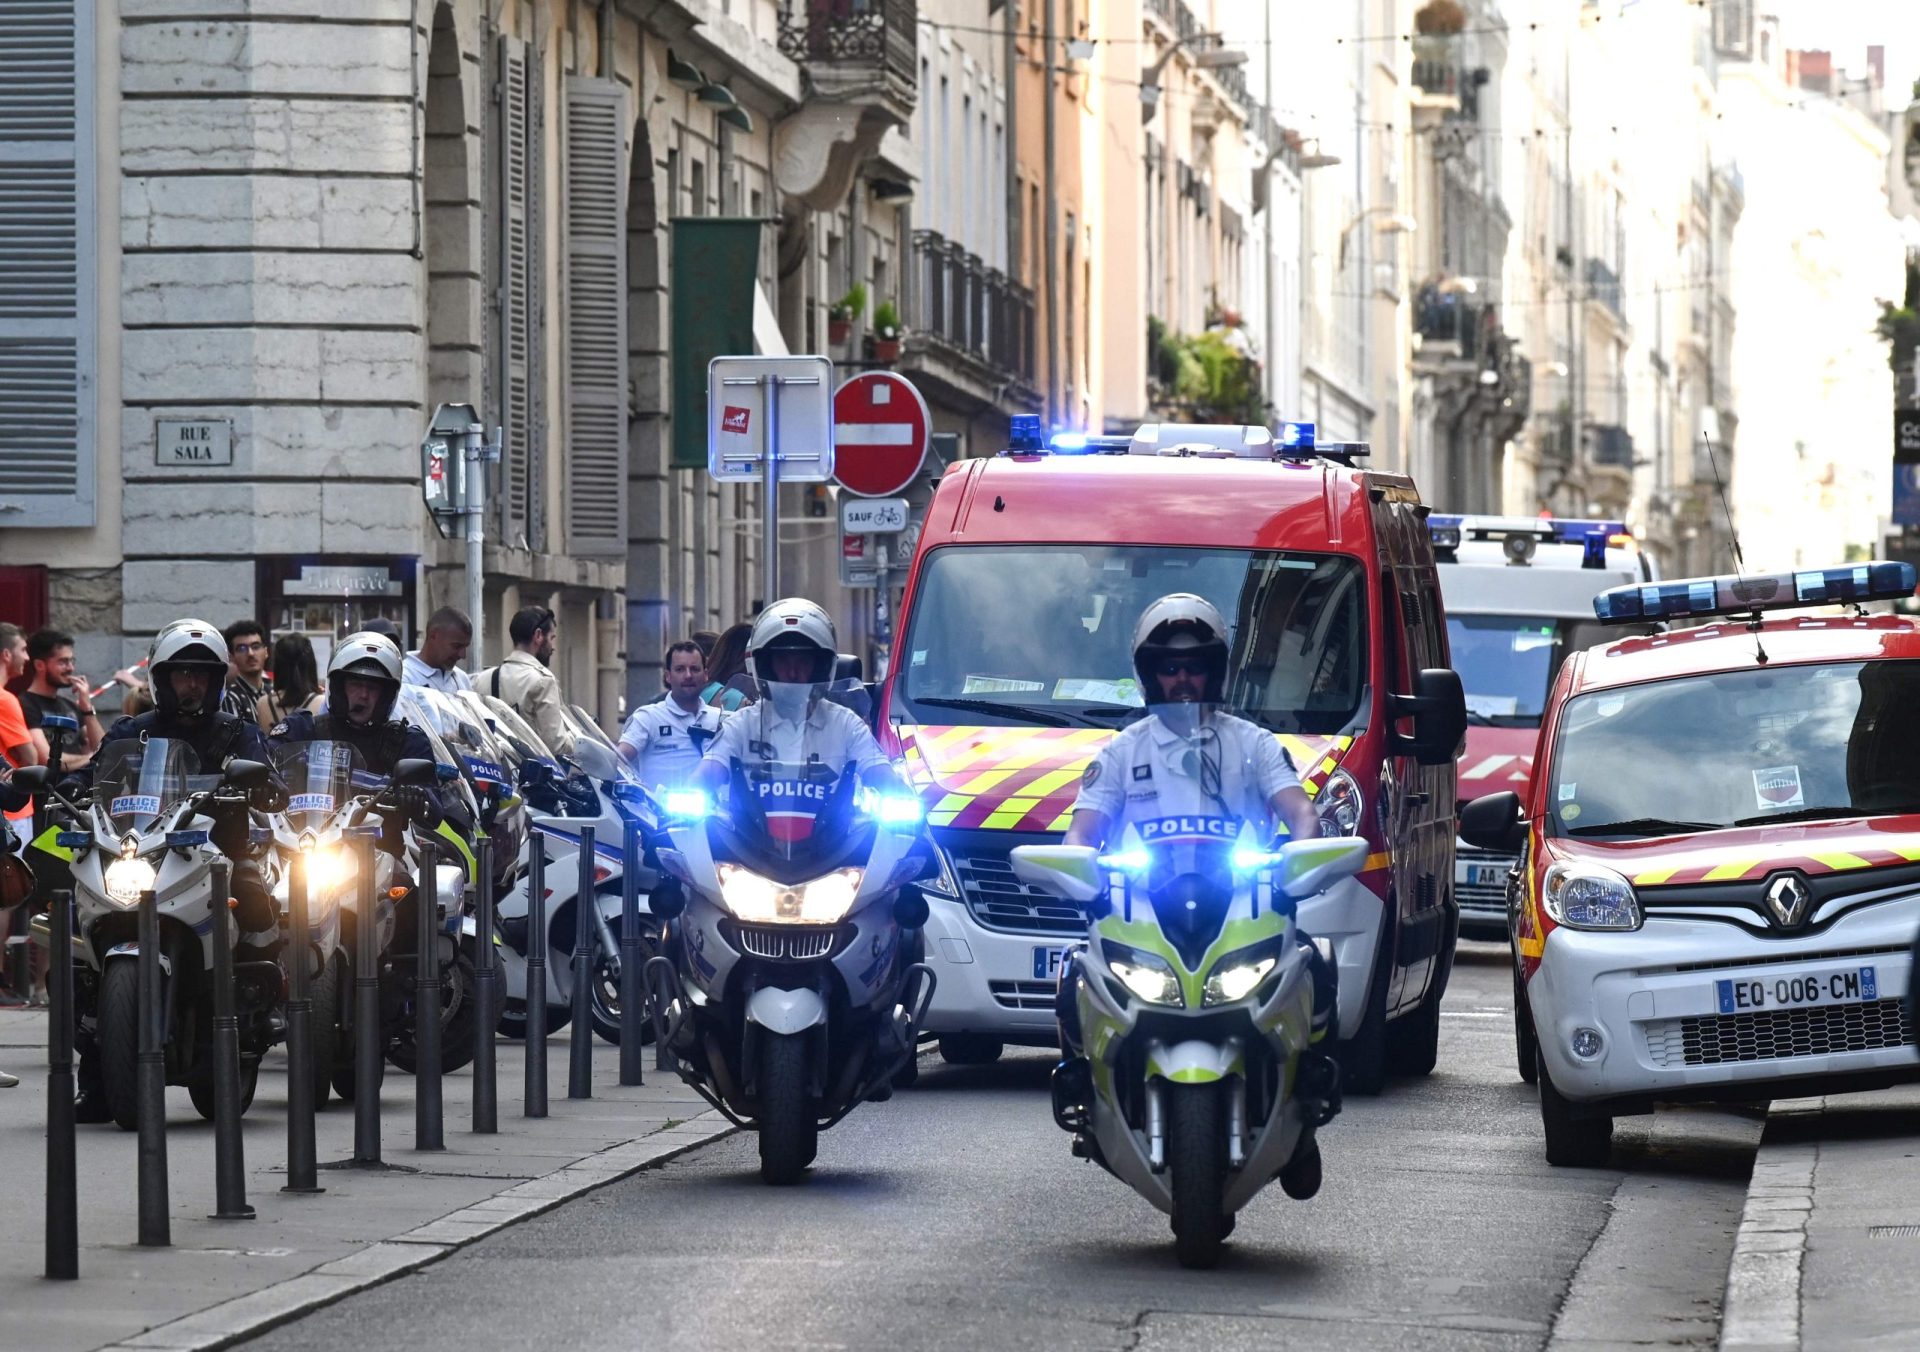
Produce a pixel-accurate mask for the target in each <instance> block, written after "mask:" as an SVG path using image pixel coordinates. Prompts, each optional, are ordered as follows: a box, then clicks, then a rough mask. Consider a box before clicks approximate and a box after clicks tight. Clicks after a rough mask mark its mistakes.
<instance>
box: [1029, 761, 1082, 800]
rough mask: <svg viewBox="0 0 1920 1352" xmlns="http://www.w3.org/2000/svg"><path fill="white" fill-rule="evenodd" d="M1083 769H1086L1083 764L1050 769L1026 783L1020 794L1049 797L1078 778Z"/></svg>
mask: <svg viewBox="0 0 1920 1352" xmlns="http://www.w3.org/2000/svg"><path fill="white" fill-rule="evenodd" d="M1085 770H1086V767H1085V766H1081V767H1079V768H1078V769H1064V768H1063V769H1059V770H1050V771H1048V772H1047V773H1046V774H1044V775H1041V776H1040V778H1038V779H1036V780H1034V781H1033V783H1031V784H1029V785H1027V786H1026V787H1025V788H1024V789H1022V790H1021V791H1020V792H1021V795H1022V796H1023V797H1028V796H1030V797H1033V798H1048V797H1051V796H1052V795H1054V794H1056V793H1058V792H1060V790H1062V789H1064V788H1066V787H1067V785H1069V784H1071V783H1073V782H1074V781H1075V780H1077V779H1079V778H1080V776H1081V775H1082V774H1083V773H1084V772H1085Z"/></svg>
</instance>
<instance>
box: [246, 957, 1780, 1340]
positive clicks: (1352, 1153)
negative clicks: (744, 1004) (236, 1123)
mask: <svg viewBox="0 0 1920 1352" xmlns="http://www.w3.org/2000/svg"><path fill="white" fill-rule="evenodd" d="M1505 961H1506V958H1505V953H1504V950H1501V949H1495V948H1492V947H1489V946H1484V945H1465V946H1463V955H1462V959H1461V963H1460V965H1459V966H1458V967H1457V969H1456V972H1455V978H1454V983H1453V987H1452V989H1451V990H1450V991H1449V993H1448V997H1447V1004H1446V1017H1445V1019H1444V1022H1443V1035H1442V1043H1441V1066H1440V1069H1439V1070H1438V1071H1437V1072H1436V1073H1435V1074H1434V1075H1433V1076H1431V1077H1430V1078H1428V1079H1425V1080H1420V1081H1400V1082H1396V1083H1395V1084H1393V1085H1392V1086H1391V1087H1390V1088H1389V1090H1388V1092H1387V1093H1386V1094H1384V1095H1383V1096H1381V1097H1380V1098H1377V1099H1352V1098H1350V1099H1349V1100H1348V1102H1347V1110H1346V1112H1345V1114H1344V1115H1343V1116H1342V1117H1341V1118H1340V1119H1339V1120H1338V1121H1337V1122H1335V1123H1334V1124H1333V1125H1332V1126H1330V1127H1328V1128H1327V1129H1326V1130H1325V1131H1323V1133H1322V1135H1321V1142H1322V1151H1323V1153H1324V1156H1325V1161H1326V1184H1325V1187H1324V1188H1323V1190H1322V1191H1321V1194H1320V1196H1319V1197H1317V1198H1316V1199H1314V1200H1313V1201H1311V1202H1306V1203H1300V1202H1293V1201H1291V1200H1289V1199H1288V1198H1287V1197H1286V1196H1285V1194H1283V1193H1282V1192H1281V1191H1280V1189H1279V1188H1278V1187H1277V1186H1274V1187H1271V1188H1269V1189H1268V1190H1267V1191H1266V1192H1265V1193H1263V1194H1262V1195H1261V1196H1260V1197H1258V1198H1257V1199H1255V1201H1254V1202H1253V1203H1252V1204H1251V1205H1250V1206H1249V1207H1248V1208H1247V1209H1246V1210H1244V1211H1243V1212H1241V1214H1240V1222H1239V1227H1238V1229H1237V1230H1236V1232H1235V1234H1234V1236H1233V1238H1232V1240H1231V1241H1229V1244H1228V1248H1227V1254H1226V1257H1225V1258H1224V1259H1223V1261H1222V1263H1221V1265H1220V1267H1219V1268H1218V1269H1216V1270H1215V1271H1212V1272H1205V1273H1197V1272H1185V1271H1182V1270H1181V1269H1180V1268H1179V1267H1178V1265H1177V1264H1176V1263H1175V1261H1174V1258H1173V1253H1172V1248H1171V1242H1170V1241H1171V1236H1170V1234H1169V1232H1168V1229H1167V1225H1166V1221H1165V1218H1164V1217H1162V1216H1161V1215H1160V1213H1159V1212H1157V1211H1155V1210H1154V1209H1153V1208H1152V1207H1151V1206H1150V1205H1149V1204H1148V1203H1146V1202H1145V1201H1143V1200H1141V1199H1140V1198H1138V1197H1136V1196H1135V1195H1134V1194H1133V1193H1132V1192H1131V1191H1130V1190H1129V1189H1127V1188H1126V1187H1124V1186H1123V1185H1121V1184H1120V1183H1119V1182H1117V1181H1116V1180H1114V1179H1113V1178H1111V1177H1109V1176H1108V1175H1106V1174H1105V1173H1103V1172H1102V1171H1100V1170H1099V1169H1098V1168H1096V1167H1095V1166H1093V1165H1091V1164H1087V1163H1083V1162H1081V1161H1078V1160H1075V1159H1073V1158H1072V1157H1071V1156H1070V1155H1069V1154H1068V1152H1067V1138H1066V1137H1065V1136H1064V1135H1063V1134H1062V1133H1061V1132H1060V1131H1059V1130H1058V1129H1057V1128H1055V1127H1054V1125H1053V1122H1052V1118H1051V1116H1050V1114H1049V1112H1048V1109H1047V1095H1046V1076H1047V1071H1048V1068H1049V1065H1050V1062H1049V1060H1048V1059H1047V1058H1046V1057H1044V1056H1042V1055H1040V1054H1038V1053H1011V1054H1009V1055H1008V1057H1007V1058H1006V1059H1005V1060H1003V1061H1002V1062H1000V1063H999V1064H997V1065H994V1066H989V1067H978V1068H969V1069H960V1068H955V1067H946V1066H942V1065H941V1064H940V1063H939V1062H938V1060H937V1058H929V1059H928V1061H927V1062H926V1069H925V1070H924V1072H923V1074H922V1076H921V1080H920V1084H919V1086H918V1087H917V1088H915V1089H913V1090H911V1091H906V1092H903V1093H900V1094H897V1095H895V1097H894V1099H893V1101H892V1102H890V1103H887V1104H870V1105H866V1106H863V1107H862V1108H861V1109H859V1110H858V1111H857V1112H855V1113H854V1114H853V1115H852V1116H850V1117H849V1118H847V1119H846V1120H845V1121H843V1122H842V1123H841V1124H840V1125H839V1126H837V1127H835V1128H834V1129H833V1130H832V1131H831V1132H829V1133H827V1134H826V1135H825V1136H823V1137H822V1138H821V1146H820V1155H819V1159H818V1161H817V1163H816V1164H815V1167H814V1169H813V1171H812V1174H811V1176H810V1178H809V1179H808V1180H807V1181H806V1182H805V1183H804V1184H802V1185H801V1186H799V1187H796V1188H790V1189H782V1190H776V1189H770V1188H767V1187H765V1186H764V1185H762V1184H761V1182H760V1181H759V1177H758V1168H757V1156H756V1153H755V1143H754V1139H753V1138H752V1137H751V1136H747V1135H738V1136H735V1137H733V1138H731V1139H729V1140H726V1141H722V1142H719V1143H717V1144H715V1145H713V1146H710V1147H707V1148H706V1149H704V1150H701V1151H699V1152H696V1153H694V1154H691V1155H688V1156H684V1157H682V1158H680V1159H678V1160H675V1161H673V1162H672V1163H670V1164H668V1165H667V1166H665V1167H663V1168H661V1169H659V1170H657V1171H654V1172H651V1173H647V1174H643V1175H639V1176H637V1177H635V1178H632V1179H630V1180H628V1181H627V1182H625V1183H622V1184H619V1185H616V1186H614V1187H611V1188H607V1189H605V1190H602V1191H601V1192H599V1193H596V1194H594V1195H592V1196H590V1197H588V1198H585V1199H582V1200H581V1201H579V1202H576V1203H573V1204H572V1205H570V1206H567V1207H565V1208H563V1209H561V1210H558V1211H555V1212H551V1213H549V1214H547V1215H546V1216H543V1217H540V1218H538V1219H536V1220H533V1221H530V1222H528V1223H526V1224H523V1225H520V1226H516V1227H514V1228H512V1229H510V1230H508V1231H505V1232H504V1233H502V1234H500V1235H497V1236H495V1237H493V1238H491V1239H488V1240H486V1241H484V1242H482V1243H480V1244H478V1245H476V1246H474V1247H472V1248H469V1249H466V1250H463V1251H461V1252H459V1253H458V1254H456V1255H454V1256H453V1257H451V1258H449V1259H448V1260H446V1261H445V1262H442V1263H440V1264H437V1265H435V1266H433V1267H430V1268H427V1269H425V1270H423V1271H421V1272H419V1273H416V1274H414V1275H412V1276H409V1277H406V1278H403V1279H401V1280H399V1281H396V1282H394V1283H392V1284H391V1285H388V1286H385V1287H381V1288H378V1289H376V1290H373V1291H370V1292H366V1293H364V1294H362V1295H359V1296H356V1297H354V1298H351V1299H349V1300H347V1301H344V1302H342V1303H341V1304H339V1305H336V1306H333V1307H331V1308H329V1309H326V1310H322V1311H320V1312H318V1313H316V1314H314V1315H312V1316H309V1317H308V1318H306V1319H304V1320H302V1321H300V1322H298V1323H296V1324H292V1325H289V1326H286V1327H283V1328H281V1329H278V1330H275V1331H274V1332H272V1333H270V1334H268V1335H266V1336H265V1337H263V1338H261V1339H259V1340H257V1341H255V1342H254V1343H251V1344H248V1346H249V1347H251V1348H257V1349H276V1350H277V1349H286V1350H287V1352H292V1350H293V1349H313V1350H314V1352H339V1349H340V1348H342V1347H350V1346H352V1345H354V1344H355V1343H356V1342H361V1343H365V1342H367V1340H369V1339H371V1340H372V1342H373V1344H376V1345H381V1346H388V1347H406V1348H408V1349H410V1352H430V1350H432V1349H441V1348H445V1349H460V1352H467V1349H471V1348H473V1347H476V1346H480V1347H499V1348H516V1349H531V1350H533V1352H539V1349H545V1348H553V1349H557V1350H563V1352H599V1350H600V1349H606V1350H607V1352H616V1350H617V1352H630V1349H634V1348H646V1349H649V1352H652V1350H653V1349H663V1348H860V1349H867V1348H875V1349H878V1348H886V1349H899V1348H955V1349H962V1348H964V1349H993V1348H1035V1349H1039V1348H1045V1349H1049V1352H1053V1350H1054V1349H1078V1348H1087V1349H1160V1348H1208V1349H1235V1348H1242V1347H1246V1348H1254V1347H1261V1348H1265V1347H1277V1346H1283V1345H1284V1346H1286V1347H1288V1348H1289V1349H1304V1348H1318V1347H1326V1348H1341V1349H1356V1348H1376V1347H1377V1348H1395V1349H1428V1348H1449V1349H1452V1348H1501V1349H1504V1348H1537V1347H1542V1346H1548V1345H1552V1346H1567V1347H1573V1346H1601V1345H1605V1346H1619V1345H1625V1344H1629V1343H1637V1344H1642V1345H1645V1344H1652V1345H1679V1346H1711V1345H1712V1344H1713V1341H1714V1339H1715V1337H1716V1334H1717V1328H1718V1310H1719V1298H1720V1293H1721V1289H1722V1286H1723V1284H1724V1281H1725V1277H1726V1264H1727V1256H1728V1254H1729V1252H1730V1250H1731V1246H1732V1234H1733V1230H1734V1227H1735V1226H1736V1225H1737V1223H1738V1220H1739V1212H1740V1207H1741V1203H1742V1199H1743V1197H1744V1190H1745V1184H1746V1177H1747V1173H1748V1169H1749V1164H1750V1161H1751V1157H1752V1152H1753V1149H1754V1147H1755V1146H1756V1144H1757V1142H1758V1138H1759V1120H1758V1117H1757V1116H1756V1115H1754V1114H1751V1113H1745V1114H1743V1113H1729V1112H1711V1111H1705V1110H1697V1109H1693V1110H1687V1109H1675V1110H1671V1111H1664V1112H1662V1113H1661V1114H1659V1115H1657V1116H1655V1117H1650V1118H1633V1119H1624V1120H1623V1121H1622V1122H1621V1124H1620V1126H1619V1128H1618V1130H1617V1132H1616V1136H1615V1151H1614V1158H1613V1162H1612V1167H1611V1168H1608V1169H1602V1170H1565V1169H1552V1168H1549V1167H1548V1165H1547V1163H1546V1161H1545V1159H1544V1157H1543V1154H1542V1150H1541V1144H1540V1127H1539V1112H1538V1107H1537V1104H1536V1100H1535V1097H1534V1093H1533V1090H1532V1089H1530V1088H1529V1087H1527V1086H1526V1085H1524V1084H1522V1083H1520V1081H1519V1079H1518V1077H1517V1076H1516V1075H1515V1073H1514V1070H1513V1057H1512V1038H1511V1025H1510V1022H1509V1018H1508V1009H1509V1003H1508V1002H1509V992H1510V989H1511V988H1510V985H1509V977H1508V974H1507V968H1506V966H1505Z"/></svg>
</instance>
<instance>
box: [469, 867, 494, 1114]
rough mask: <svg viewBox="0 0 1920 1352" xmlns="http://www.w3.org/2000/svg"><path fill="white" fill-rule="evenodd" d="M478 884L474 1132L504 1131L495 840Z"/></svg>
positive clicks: (474, 957)
mask: <svg viewBox="0 0 1920 1352" xmlns="http://www.w3.org/2000/svg"><path fill="white" fill-rule="evenodd" d="M474 857H475V860H476V863H475V865H474V867H475V869H476V870H477V871H478V872H479V874H480V876H479V878H478V879H477V880H476V885H475V900H476V903H477V904H476V906H475V908H474V909H475V911H476V915H475V916H474V926H473V928H474V946H475V948H476V950H477V951H476V952H475V953H474V955H473V1001H474V1005H475V1006H476V1008H475V1010H474V1016H475V1017H474V1021H473V1130H474V1131H475V1132H476V1133H481V1134H487V1135H491V1134H493V1133H495V1132H498V1131H499V1130H500V1096H499V1082H498V1079H497V1076H496V1073H495V1072H496V1067H495V1064H494V1037H493V1026H494V1024H495V1023H496V1022H497V1021H498V1020H499V1017H500V1015H499V1011H498V1006H499V1003H500V952H499V950H498V949H496V948H495V947H494V946H493V933H494V928H495V924H494V920H495V917H494V898H493V840H492V838H491V837H490V836H485V835H483V836H481V837H480V840H479V848H478V849H477V850H476V851H475V852H474Z"/></svg>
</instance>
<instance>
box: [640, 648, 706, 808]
mask: <svg viewBox="0 0 1920 1352" xmlns="http://www.w3.org/2000/svg"><path fill="white" fill-rule="evenodd" d="M664 663H665V675H664V681H665V684H666V687H667V693H666V698H664V699H659V700H655V701H654V702H653V703H651V704H643V705H641V706H640V707H639V708H637V709H635V710H634V711H633V713H632V714H631V715H630V716H629V717H628V718H627V724H626V726H625V727H624V728H622V729H621V730H620V756H621V759H623V760H625V761H626V762H627V764H629V765H631V766H633V767H634V768H635V770H636V771H637V772H638V774H639V776H640V782H641V783H642V784H645V785H646V786H647V787H648V788H660V787H666V788H678V787H679V786H681V785H682V784H684V783H686V781H687V777H688V776H689V775H691V774H692V773H693V771H694V767H695V766H697V765H699V764H700V758H701V757H702V756H703V755H705V754H706V750H707V746H708V744H709V743H710V742H712V741H713V739H714V738H716V737H718V736H719V735H720V725H721V723H722V721H723V720H724V719H725V718H726V715H725V714H723V713H722V712H721V711H720V710H719V709H716V708H714V707H713V706H712V705H711V704H708V703H706V702H705V701H704V700H702V699H701V698H700V692H701V690H703V689H704V688H705V687H706V684H707V659H706V657H705V656H704V655H703V654H702V653H701V651H700V645H699V644H697V643H695V642H694V641H693V640H692V639H681V640H680V641H679V642H677V643H674V644H671V645H669V646H668V648H667V652H666V657H665V658H664Z"/></svg>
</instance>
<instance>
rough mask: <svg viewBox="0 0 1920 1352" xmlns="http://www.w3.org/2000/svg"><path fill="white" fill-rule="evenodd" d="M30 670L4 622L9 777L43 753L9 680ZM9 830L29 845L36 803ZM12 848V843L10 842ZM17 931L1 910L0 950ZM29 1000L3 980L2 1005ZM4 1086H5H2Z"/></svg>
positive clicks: (1, 645)
mask: <svg viewBox="0 0 1920 1352" xmlns="http://www.w3.org/2000/svg"><path fill="white" fill-rule="evenodd" d="M26 669H27V640H26V638H25V637H24V636H23V635H22V634H21V632H20V628H19V626H18V625H12V624H4V623H0V759H4V761H5V771H6V774H7V775H8V776H11V775H12V774H13V772H14V771H15V770H17V769H19V768H20V767H21V766H23V765H38V764H39V763H40V753H39V751H38V750H37V749H36V748H35V746H34V740H33V732H32V730H31V729H30V728H28V727H27V719H26V715H25V713H24V712H22V710H21V708H20V701H19V699H18V698H17V697H16V696H15V695H14V693H13V692H12V691H11V690H8V689H6V685H7V683H8V682H10V681H12V680H13V679H14V677H16V676H18V675H20V674H22V673H23V672H25V671H26ZM6 819H7V829H8V830H10V831H12V832H13V833H14V834H16V835H18V836H19V838H20V842H21V843H22V844H25V843H26V841H27V836H28V834H29V832H30V830H31V828H32V826H33V804H32V803H31V802H28V803H24V804H22V805H20V806H18V807H16V808H14V809H13V810H12V811H10V812H8V813H7V814H6ZM8 845H9V847H10V846H11V842H8ZM12 933H13V911H12V909H11V908H7V909H0V953H4V952H6V947H7V939H8V938H9V937H11V935H12ZM25 1003H26V996H25V994H23V993H21V992H17V991H14V990H13V989H11V988H10V987H8V986H6V985H5V984H4V983H0V1006H9V1005H11V1006H18V1005H23V1004H25ZM0 1087H3V1086H0Z"/></svg>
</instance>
